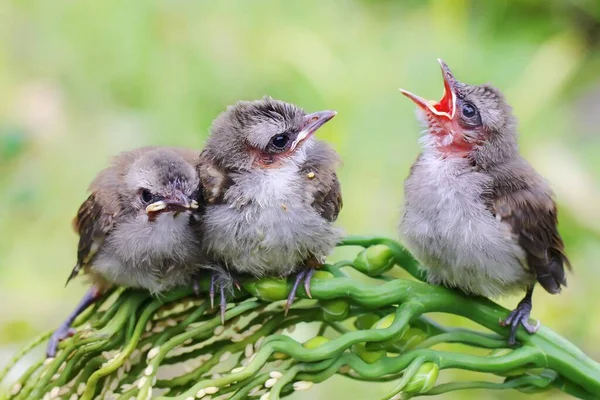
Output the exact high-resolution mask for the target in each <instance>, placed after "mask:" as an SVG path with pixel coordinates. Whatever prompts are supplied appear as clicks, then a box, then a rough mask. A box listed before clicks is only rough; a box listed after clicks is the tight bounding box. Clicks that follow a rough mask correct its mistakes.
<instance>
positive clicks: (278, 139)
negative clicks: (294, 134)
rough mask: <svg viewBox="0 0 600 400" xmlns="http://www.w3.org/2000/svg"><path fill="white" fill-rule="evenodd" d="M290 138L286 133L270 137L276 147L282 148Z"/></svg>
mask: <svg viewBox="0 0 600 400" xmlns="http://www.w3.org/2000/svg"><path fill="white" fill-rule="evenodd" d="M289 140H290V138H289V137H288V136H287V135H283V134H282V135H275V136H273V139H271V143H272V144H273V146H274V147H275V148H277V149H283V148H284V147H285V146H286V145H287V144H288V142H289Z"/></svg>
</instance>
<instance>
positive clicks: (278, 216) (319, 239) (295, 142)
mask: <svg viewBox="0 0 600 400" xmlns="http://www.w3.org/2000/svg"><path fill="white" fill-rule="evenodd" d="M335 115H336V112H335V111H319V112H315V113H312V114H306V113H305V112H304V111H303V110H302V109H301V108H299V107H297V106H295V105H293V104H289V103H285V102H283V101H279V100H274V99H272V98H270V97H265V98H263V99H262V100H256V101H240V102H238V103H237V104H235V105H233V106H230V107H229V108H228V109H227V110H226V111H224V112H223V113H221V114H220V115H219V116H218V117H217V118H216V119H215V121H214V122H213V125H212V128H211V133H210V136H209V138H208V141H207V144H206V147H205V149H204V151H203V152H202V154H201V155H200V162H199V164H198V173H199V176H200V179H201V182H202V187H203V190H204V198H205V200H206V203H207V208H206V213H205V216H204V219H203V227H204V230H203V238H204V239H203V245H204V247H205V248H206V251H207V253H208V254H209V255H210V256H211V257H212V260H213V262H214V266H215V267H217V268H220V270H221V271H225V272H231V273H233V274H234V275H235V274H251V275H253V276H256V277H262V276H288V275H291V274H294V273H297V276H296V279H295V283H294V285H293V289H292V291H291V292H290V295H289V298H288V302H287V305H286V312H287V310H288V309H289V307H290V305H291V304H292V302H293V301H294V298H295V295H296V291H297V289H298V285H299V284H300V283H301V282H304V288H305V290H306V293H307V294H308V296H310V280H311V277H312V275H313V272H314V271H315V269H316V268H319V267H320V266H321V265H322V263H323V262H324V259H325V257H326V256H327V255H328V253H329V252H330V251H331V250H332V249H333V247H334V246H335V245H336V243H337V242H338V241H339V240H340V239H341V237H342V232H341V231H340V230H339V229H338V228H336V227H335V226H334V225H333V222H334V221H335V220H336V218H337V216H338V213H339V211H340V209H341V207H342V197H341V191H340V184H339V182H338V179H337V176H336V173H335V171H336V168H337V167H338V165H339V157H338V155H337V153H336V152H335V151H334V150H333V149H331V148H330V147H329V146H328V145H327V144H326V143H324V142H321V141H318V140H316V139H314V138H313V134H314V133H315V132H316V131H317V130H318V129H319V128H320V127H322V126H323V125H324V124H325V123H326V122H327V121H329V120H331V119H332V118H333V117H334V116H335ZM227 275H228V274H226V276H227ZM219 280H221V281H222V280H223V279H218V278H217V281H219ZM216 283H217V284H218V285H217V286H220V289H221V307H222V311H223V310H224V307H225V304H226V303H225V301H226V300H225V293H224V290H223V288H224V286H226V285H225V284H226V282H220V283H219V282H216ZM213 297H214V292H213V291H211V299H212V298H213Z"/></svg>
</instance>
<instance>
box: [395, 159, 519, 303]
mask: <svg viewBox="0 0 600 400" xmlns="http://www.w3.org/2000/svg"><path fill="white" fill-rule="evenodd" d="M490 179H491V178H489V177H488V176H487V175H485V174H483V173H480V172H476V171H473V170H472V168H470V167H469V166H468V165H467V164H466V162H465V163H463V162H462V160H452V159H441V158H428V157H426V156H425V157H421V159H420V160H419V162H418V163H417V164H415V166H414V167H413V170H412V174H411V176H409V178H408V179H407V180H406V182H405V203H404V215H403V218H402V221H401V223H400V234H401V236H402V238H403V240H404V242H405V244H406V245H407V247H408V248H409V249H410V250H411V251H412V252H413V254H414V255H415V256H416V257H417V258H418V259H419V261H421V263H422V264H423V265H424V266H425V267H426V268H427V269H428V271H429V274H430V277H431V278H432V280H434V281H436V282H437V283H445V284H447V285H449V286H458V287H461V288H462V289H464V290H467V291H470V292H473V293H476V294H480V295H486V296H494V295H499V294H502V293H505V292H508V291H510V290H511V288H512V287H514V286H515V285H517V286H519V287H522V282H523V281H524V280H526V279H528V276H529V274H528V273H527V272H526V271H525V269H524V268H523V266H522V265H523V259H524V256H523V252H522V250H521V248H520V247H519V246H518V244H517V242H516V240H515V238H514V236H513V234H512V233H511V231H510V228H509V227H508V226H507V225H506V224H504V223H502V222H500V221H498V220H496V218H495V217H494V215H493V214H492V213H491V211H490V210H488V209H487V208H486V205H485V203H484V201H483V199H482V194H483V192H484V190H485V188H486V187H487V185H488V184H489V180H490Z"/></svg>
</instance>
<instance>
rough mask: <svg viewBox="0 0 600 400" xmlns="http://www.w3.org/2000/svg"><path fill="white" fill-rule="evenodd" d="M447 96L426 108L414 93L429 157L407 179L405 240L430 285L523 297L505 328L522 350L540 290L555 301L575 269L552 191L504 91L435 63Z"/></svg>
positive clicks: (402, 229) (423, 156)
mask: <svg viewBox="0 0 600 400" xmlns="http://www.w3.org/2000/svg"><path fill="white" fill-rule="evenodd" d="M438 61H439V62H440V65H441V67H442V75H443V78H444V87H445V91H444V96H443V97H442V99H441V100H440V101H439V102H437V103H436V102H434V101H427V100H425V99H423V98H422V97H419V96H416V95H414V94H412V93H410V92H408V91H405V90H403V89H401V91H402V93H403V94H404V95H406V96H407V97H409V98H410V99H411V100H413V101H414V102H415V103H416V104H417V106H418V107H417V115H418V118H419V119H420V120H421V121H422V122H423V124H424V126H425V131H424V135H423V137H422V145H423V152H422V153H421V154H420V155H419V157H418V159H417V161H416V162H415V163H414V164H413V166H412V168H411V171H410V175H409V177H408V178H407V179H406V182H405V185H404V189H405V203H404V216H403V218H402V221H401V223H400V228H399V229H400V235H401V237H402V238H403V239H404V242H405V244H406V245H407V247H408V248H409V250H410V251H411V252H412V253H413V254H414V255H415V257H416V258H417V259H418V260H419V261H420V262H421V263H422V264H423V267H424V268H425V269H426V271H427V276H428V279H429V281H430V282H432V283H436V284H443V285H446V286H449V287H455V288H459V289H461V290H462V291H464V292H466V293H469V294H475V295H480V296H486V297H496V296H502V295H507V294H511V293H514V292H516V291H525V292H526V295H525V297H524V298H523V300H522V301H521V302H520V303H519V304H518V306H517V307H516V309H515V310H514V311H512V313H511V314H510V315H509V316H508V318H506V319H505V320H503V321H500V324H501V325H503V326H506V325H508V326H510V336H509V343H510V344H515V343H516V331H517V328H518V327H519V325H522V326H523V327H524V328H525V330H526V331H527V332H528V333H530V334H533V333H535V332H536V331H537V329H538V327H539V321H538V323H537V325H535V326H533V325H531V324H530V323H529V314H530V312H531V307H532V302H531V296H532V293H533V288H534V286H535V284H536V282H538V283H539V284H540V285H541V286H542V287H543V288H544V289H546V291H548V292H549V293H552V294H554V293H558V292H560V290H561V286H564V285H566V279H565V271H564V267H565V266H567V267H569V268H570V263H569V260H568V259H567V256H566V255H565V251H564V245H563V241H562V239H561V237H560V235H559V233H558V230H557V210H556V204H555V202H554V200H553V192H552V190H551V189H550V186H549V185H548V183H547V182H546V181H545V180H544V179H543V178H542V177H541V176H540V175H539V174H538V173H537V172H536V171H535V170H534V169H533V168H532V167H531V165H530V164H529V163H528V162H527V161H526V160H525V159H523V158H522V157H521V156H520V154H519V149H518V146H517V124H516V120H515V118H514V116H513V114H512V110H511V108H510V106H509V105H508V104H507V103H506V101H505V99H504V97H503V95H502V94H501V93H500V91H499V90H498V89H496V88H494V87H492V86H490V85H479V86H477V85H469V84H466V83H462V82H459V81H457V80H456V79H455V78H454V76H453V75H452V73H451V72H450V69H449V68H448V66H447V65H446V64H445V63H444V62H443V61H441V60H438Z"/></svg>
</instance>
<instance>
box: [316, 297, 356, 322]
mask: <svg viewBox="0 0 600 400" xmlns="http://www.w3.org/2000/svg"><path fill="white" fill-rule="evenodd" d="M320 303H321V307H322V308H323V319H324V320H325V321H329V322H334V321H342V320H344V319H345V318H346V317H347V316H348V310H349V309H350V303H348V301H346V300H345V299H334V300H323V301H321V302H320Z"/></svg>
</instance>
